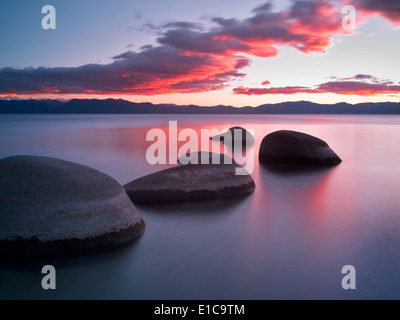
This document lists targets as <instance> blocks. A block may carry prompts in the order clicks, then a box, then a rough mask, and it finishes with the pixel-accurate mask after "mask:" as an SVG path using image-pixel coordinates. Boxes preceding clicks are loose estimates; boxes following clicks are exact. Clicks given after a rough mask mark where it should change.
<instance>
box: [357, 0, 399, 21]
mask: <svg viewBox="0 0 400 320" xmlns="http://www.w3.org/2000/svg"><path fill="white" fill-rule="evenodd" d="M353 5H354V6H355V7H356V9H357V10H361V11H363V12H364V13H367V14H379V15H382V16H384V17H386V18H387V19H389V20H391V21H392V22H394V23H396V24H397V23H400V1H399V0H353Z"/></svg>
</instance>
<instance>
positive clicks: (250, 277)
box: [0, 115, 400, 299]
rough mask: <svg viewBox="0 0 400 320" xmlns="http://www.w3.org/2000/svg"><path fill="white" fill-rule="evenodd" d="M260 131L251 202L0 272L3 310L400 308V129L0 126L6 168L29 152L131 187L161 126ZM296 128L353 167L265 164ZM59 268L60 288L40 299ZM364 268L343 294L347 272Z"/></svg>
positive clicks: (116, 119)
mask: <svg viewBox="0 0 400 320" xmlns="http://www.w3.org/2000/svg"><path fill="white" fill-rule="evenodd" d="M170 120H176V121H178V127H179V129H183V128H193V129H195V130H197V131H198V132H199V130H200V129H201V128H216V129H223V128H229V127H231V126H235V125H240V126H242V127H245V128H248V129H254V130H255V138H256V142H255V145H254V149H253V150H254V154H255V168H254V172H253V173H252V176H253V179H254V181H255V183H256V190H255V192H254V193H253V194H251V195H249V196H248V197H246V198H243V199H233V200H228V201H226V200H224V201H211V202H204V203H195V204H190V203H187V204H182V205H174V206H164V207H143V206H138V209H139V211H140V213H141V214H142V216H143V218H144V220H145V221H146V224H147V229H146V231H145V233H144V234H143V235H142V236H141V237H140V238H139V239H138V240H137V241H135V242H134V243H132V244H131V245H129V246H126V247H124V248H121V249H118V250H115V251H113V252H107V253H97V254H90V255H86V256H77V257H72V258H68V259H65V258H64V259H57V260H54V259H43V261H40V262H37V263H34V264H32V263H24V262H23V261H22V262H19V263H9V261H4V258H3V260H2V261H1V263H0V298H2V299H9V298H11V299H311V298H313V299H384V298H392V299H399V298H400V196H399V189H400V188H399V187H400V166H399V161H400V117H399V116H331V115H330V116H317V115H316V116H269V115H265V116H264V115H261V116H260V115H257V116H250V115H249V116H243V115H240V116H233V115H228V116H227V115H212V116H210V115H191V116H188V115H1V116H0V158H2V157H6V156H11V155H17V154H30V155H42V156H51V157H56V158H61V159H64V160H69V161H74V162H78V163H81V164H85V165H88V166H91V167H93V168H95V169H98V170H100V171H103V172H105V173H107V174H109V175H110V176H112V177H114V178H115V179H116V180H118V181H119V182H120V183H121V184H125V183H127V182H129V181H131V180H133V179H135V178H138V177H140V176H143V175H146V174H149V173H152V172H156V171H158V170H161V169H164V168H168V167H171V165H164V166H162V165H156V166H151V165H149V164H148V163H147V160H146V156H145V155H146V150H147V148H148V147H149V146H150V145H151V144H152V142H147V141H146V133H147V132H148V130H150V129H152V128H162V129H165V130H167V129H168V121H170ZM281 129H289V130H296V131H302V132H305V133H309V134H312V135H315V136H318V137H319V138H321V139H323V140H325V141H327V142H328V144H329V145H330V146H331V147H332V149H333V150H334V151H335V152H336V153H337V154H338V155H339V156H340V157H341V158H342V160H343V163H341V164H340V165H339V166H337V167H334V168H332V169H329V170H324V171H311V172H310V171H308V172H296V173H291V174H288V173H286V174H284V173H279V172H275V171H270V170H268V169H266V168H265V167H262V166H259V163H258V159H257V156H258V149H259V145H260V142H261V140H262V138H263V137H264V136H265V135H266V134H268V133H270V132H273V131H276V130H281ZM45 264H53V265H54V266H55V267H56V270H57V289H56V290H48V291H45V290H43V289H42V288H41V279H42V277H43V275H42V274H41V273H40V271H41V267H42V266H43V265H45ZM345 265H353V266H354V267H355V268H356V272H357V273H356V284H357V289H356V290H347V291H346V290H343V289H342V286H341V281H342V278H343V277H344V275H343V274H341V270H342V267H343V266H345Z"/></svg>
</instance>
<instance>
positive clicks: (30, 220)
mask: <svg viewBox="0 0 400 320" xmlns="http://www.w3.org/2000/svg"><path fill="white" fill-rule="evenodd" d="M0 204H1V205H0V252H2V253H5V254H47V253H59V252H65V251H82V250H90V249H96V248H103V247H110V246H118V245H122V244H125V243H128V242H130V241H131V240H133V239H134V238H135V237H136V236H138V235H139V234H141V233H142V232H143V231H144V229H145V223H144V221H143V219H142V217H141V215H140V214H139V213H138V211H137V210H136V208H135V206H134V205H133V204H132V202H131V201H130V199H129V198H128V196H127V195H126V193H125V190H124V189H123V188H122V186H121V185H120V184H119V183H118V182H117V181H115V180H114V179H113V178H111V177H109V176H107V175H105V174H103V173H101V172H99V171H97V170H94V169H92V168H89V167H86V166H83V165H79V164H76V163H72V162H68V161H63V160H59V159H54V158H47V157H36V156H14V157H9V158H4V159H1V160H0Z"/></svg>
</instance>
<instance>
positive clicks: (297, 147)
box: [259, 130, 342, 166]
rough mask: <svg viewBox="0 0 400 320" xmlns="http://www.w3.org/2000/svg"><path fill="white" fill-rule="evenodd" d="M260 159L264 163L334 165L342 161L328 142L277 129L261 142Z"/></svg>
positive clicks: (303, 134)
mask: <svg viewBox="0 0 400 320" xmlns="http://www.w3.org/2000/svg"><path fill="white" fill-rule="evenodd" d="M259 160H260V162H261V163H263V164H293V165H314V166H334V165H337V164H339V163H340V162H342V160H341V159H340V158H339V156H338V155H337V154H336V153H335V152H334V151H333V150H332V149H331V148H330V147H329V146H328V144H327V143H326V142H325V141H323V140H321V139H319V138H316V137H314V136H311V135H308V134H305V133H301V132H296V131H288V130H282V131H276V132H273V133H271V134H269V135H267V136H266V137H264V139H263V141H262V142H261V146H260V152H259Z"/></svg>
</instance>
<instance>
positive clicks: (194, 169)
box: [124, 164, 255, 204]
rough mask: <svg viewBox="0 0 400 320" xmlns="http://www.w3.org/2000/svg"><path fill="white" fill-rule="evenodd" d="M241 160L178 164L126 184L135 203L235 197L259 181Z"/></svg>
mask: <svg viewBox="0 0 400 320" xmlns="http://www.w3.org/2000/svg"><path fill="white" fill-rule="evenodd" d="M236 169H239V170H238V171H241V172H242V170H244V169H243V168H242V167H241V166H240V165H237V164H231V165H226V164H220V165H218V164H208V165H207V164H194V165H184V166H178V167H174V168H171V169H167V170H163V171H160V172H156V173H153V174H150V175H148V176H144V177H142V178H139V179H136V180H134V181H132V182H130V183H128V184H126V185H125V186H124V188H125V190H126V192H127V194H128V195H129V197H130V198H131V200H132V202H133V203H135V204H161V203H182V202H187V201H201V200H209V199H217V198H231V197H233V198H234V197H238V196H242V195H246V194H248V193H250V192H252V191H253V190H254V188H255V184H254V181H253V179H252V178H251V176H250V175H237V174H236V173H237V170H236Z"/></svg>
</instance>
